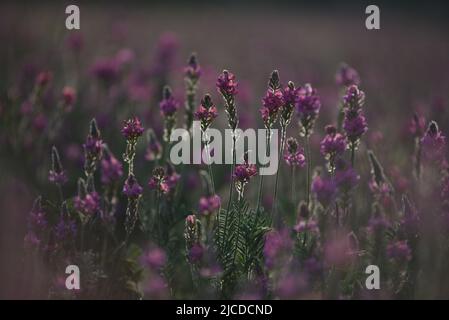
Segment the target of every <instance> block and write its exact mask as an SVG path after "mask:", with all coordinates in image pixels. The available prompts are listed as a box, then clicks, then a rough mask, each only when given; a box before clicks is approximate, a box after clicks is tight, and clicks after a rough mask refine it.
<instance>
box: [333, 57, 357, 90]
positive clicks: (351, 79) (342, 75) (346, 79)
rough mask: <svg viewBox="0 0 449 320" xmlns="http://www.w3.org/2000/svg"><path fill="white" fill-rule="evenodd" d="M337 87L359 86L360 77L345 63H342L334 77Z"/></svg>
mask: <svg viewBox="0 0 449 320" xmlns="http://www.w3.org/2000/svg"><path fill="white" fill-rule="evenodd" d="M335 81H336V83H337V85H339V86H344V87H349V86H351V85H357V86H358V85H360V77H359V74H358V72H357V70H355V69H354V68H351V67H350V66H349V65H347V64H346V63H342V64H341V65H340V68H339V69H338V71H337V74H336V75H335Z"/></svg>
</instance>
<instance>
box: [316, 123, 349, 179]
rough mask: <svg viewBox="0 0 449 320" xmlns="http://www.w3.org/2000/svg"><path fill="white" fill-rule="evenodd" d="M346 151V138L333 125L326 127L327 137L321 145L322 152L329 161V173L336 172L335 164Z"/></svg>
mask: <svg viewBox="0 0 449 320" xmlns="http://www.w3.org/2000/svg"><path fill="white" fill-rule="evenodd" d="M345 150H346V137H345V136H344V135H342V134H341V133H338V132H337V128H335V127H334V126H333V125H328V126H326V136H325V137H324V139H323V140H322V141H321V143H320V152H321V154H322V155H323V156H324V158H325V159H326V160H327V161H328V168H329V172H331V173H333V172H334V171H335V163H336V161H337V159H338V158H339V157H341V155H342V154H343V152H344V151H345Z"/></svg>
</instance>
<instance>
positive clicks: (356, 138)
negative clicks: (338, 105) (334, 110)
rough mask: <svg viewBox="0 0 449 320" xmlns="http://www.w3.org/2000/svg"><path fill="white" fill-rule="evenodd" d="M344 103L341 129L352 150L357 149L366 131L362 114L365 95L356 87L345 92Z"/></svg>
mask: <svg viewBox="0 0 449 320" xmlns="http://www.w3.org/2000/svg"><path fill="white" fill-rule="evenodd" d="M343 101H344V120H343V129H344V130H345V133H346V137H347V138H348V141H349V143H350V144H351V147H352V148H357V146H358V144H359V142H360V138H361V137H362V135H363V134H364V133H365V132H366V131H367V130H368V124H367V122H366V118H365V116H364V115H363V112H362V106H363V104H364V103H365V93H364V92H363V91H362V90H360V89H359V88H358V87H357V86H356V85H351V86H349V87H348V89H347V90H346V95H345V96H344V97H343Z"/></svg>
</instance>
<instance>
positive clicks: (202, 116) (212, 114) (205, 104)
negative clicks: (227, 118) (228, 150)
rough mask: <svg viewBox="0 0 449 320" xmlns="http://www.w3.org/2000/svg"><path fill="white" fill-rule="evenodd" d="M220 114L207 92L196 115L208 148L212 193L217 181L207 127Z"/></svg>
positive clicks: (205, 145)
mask: <svg viewBox="0 0 449 320" xmlns="http://www.w3.org/2000/svg"><path fill="white" fill-rule="evenodd" d="M217 116H218V111H217V108H216V107H215V105H214V104H213V102H212V98H211V96H210V95H209V94H206V95H205V96H204V98H203V99H202V100H201V105H200V106H199V107H198V110H197V111H196V112H195V117H196V118H197V119H198V120H199V121H200V122H201V132H202V134H203V142H204V148H205V149H206V154H207V159H208V163H207V168H208V170H209V176H210V179H211V187H212V193H213V194H215V183H214V176H213V173H212V164H211V159H210V152H211V150H210V146H209V145H210V139H209V136H208V135H207V129H208V128H209V127H210V125H211V124H212V121H213V120H214V119H215V118H216V117H217Z"/></svg>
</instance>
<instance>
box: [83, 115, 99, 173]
mask: <svg viewBox="0 0 449 320" xmlns="http://www.w3.org/2000/svg"><path fill="white" fill-rule="evenodd" d="M83 148H84V170H85V172H86V175H87V176H89V175H92V174H93V173H94V171H95V169H96V167H97V162H98V161H99V160H100V159H101V157H102V156H103V141H102V140H101V135H100V130H99V129H98V126H97V122H96V121H95V119H92V121H91V122H90V129H89V134H88V135H87V139H86V142H85V143H84V144H83Z"/></svg>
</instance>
